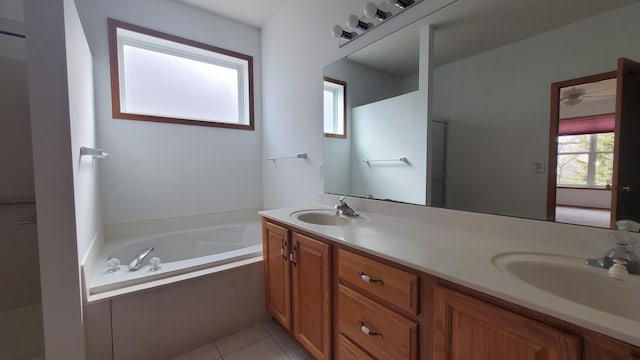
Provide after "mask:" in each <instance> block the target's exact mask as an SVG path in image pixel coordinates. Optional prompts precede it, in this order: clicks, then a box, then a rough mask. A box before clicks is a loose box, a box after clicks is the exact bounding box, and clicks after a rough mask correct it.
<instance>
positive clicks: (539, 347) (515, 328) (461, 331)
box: [433, 287, 581, 360]
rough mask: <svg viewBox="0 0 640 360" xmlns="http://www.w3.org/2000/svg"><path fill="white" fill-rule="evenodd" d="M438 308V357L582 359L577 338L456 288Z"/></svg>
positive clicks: (439, 299) (441, 294)
mask: <svg viewBox="0 0 640 360" xmlns="http://www.w3.org/2000/svg"><path fill="white" fill-rule="evenodd" d="M434 306H435V309H434V322H435V324H434V334H433V336H434V346H433V347H434V349H433V350H434V351H433V359H434V360H445V359H446V360H485V359H486V360H511V359H536V360H578V359H580V349H581V344H580V342H581V341H580V339H579V338H578V337H577V336H575V335H572V334H569V333H566V332H564V331H561V330H558V329H556V328H554V327H552V326H549V325H546V324H543V323H541V322H538V321H535V320H532V319H529V318H526V317H524V316H521V315H518V314H516V313H513V312H511V311H507V310H504V309H502V308H499V307H497V306H494V305H491V304H488V303H486V302H483V301H480V300H476V299H474V298H471V297H469V296H466V295H463V294H461V293H459V292H456V291H454V290H450V289H446V288H443V287H436V290H435V302H434Z"/></svg>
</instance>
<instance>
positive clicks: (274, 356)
mask: <svg viewBox="0 0 640 360" xmlns="http://www.w3.org/2000/svg"><path fill="white" fill-rule="evenodd" d="M257 359H260V360H305V359H308V357H307V355H306V353H305V352H304V351H302V349H301V348H300V346H299V345H298V344H297V343H296V342H295V341H294V340H293V339H292V338H291V337H290V336H289V335H288V334H286V333H285V332H284V331H283V330H282V328H281V327H280V326H278V325H277V324H276V323H274V322H273V321H271V320H270V321H267V322H264V323H262V324H258V325H255V326H252V327H250V328H246V329H243V330H240V331H238V332H235V333H233V334H231V335H229V336H226V337H223V338H221V339H218V340H215V341H214V342H212V343H209V344H207V345H204V346H202V347H199V348H197V349H195V350H192V351H189V352H187V353H184V354H182V355H180V356H178V357H176V358H174V359H173V360H257Z"/></svg>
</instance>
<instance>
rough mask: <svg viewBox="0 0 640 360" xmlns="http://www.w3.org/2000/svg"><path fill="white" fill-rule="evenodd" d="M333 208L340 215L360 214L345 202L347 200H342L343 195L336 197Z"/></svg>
mask: <svg viewBox="0 0 640 360" xmlns="http://www.w3.org/2000/svg"><path fill="white" fill-rule="evenodd" d="M335 208H336V212H337V213H338V214H340V215H342V216H348V217H356V216H359V215H360V214H358V213H357V212H356V211H355V210H353V209H352V208H351V207H350V206H349V204H347V202H346V201H345V200H344V196H342V197H341V198H340V199H338V204H337V205H336V206H335Z"/></svg>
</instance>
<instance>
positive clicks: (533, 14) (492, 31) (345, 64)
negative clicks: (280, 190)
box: [324, 0, 640, 226]
mask: <svg viewBox="0 0 640 360" xmlns="http://www.w3.org/2000/svg"><path fill="white" fill-rule="evenodd" d="M638 18H640V3H639V0H627V1H624V0H621V1H615V2H613V1H601V0H582V1H575V0H544V1H541V0H510V1H507V0H457V1H456V2H454V3H452V4H450V5H448V6H447V7H445V8H443V9H441V10H439V11H437V12H435V13H433V14H430V15H429V16H427V17H425V18H423V19H421V20H419V21H417V22H415V23H413V24H411V25H409V26H407V27H405V28H404V29H401V30H399V31H397V32H395V33H393V34H391V35H389V36H387V37H386V38H384V39H381V40H379V41H377V42H375V43H373V44H371V45H370V46H368V47H365V48H363V49H361V50H358V51H356V52H355V53H354V54H351V55H349V56H347V57H346V58H344V59H342V60H340V61H338V62H336V63H334V64H331V65H328V66H327V67H325V69H324V76H325V77H327V78H331V79H337V80H340V81H343V82H345V83H346V84H347V85H346V89H347V96H346V102H345V104H346V109H345V113H346V114H347V115H346V117H347V122H346V133H347V136H346V137H344V138H335V137H325V142H324V145H325V146H324V149H325V154H324V159H325V160H324V189H325V193H330V194H346V195H350V196H358V197H369V198H374V199H380V200H391V201H400V202H406V203H411V204H420V205H428V206H438V207H445V208H449V209H455V210H464V211H474V212H481V213H490V214H497V215H506V216H515V217H524V218H531V219H539V220H552V221H556V220H557V221H561V222H572V223H573V222H574V221H572V220H567V219H566V217H563V216H560V217H558V218H556V216H555V215H556V213H555V207H556V205H562V206H564V205H568V206H569V207H574V208H576V209H584V210H589V207H590V206H589V205H584V202H583V203H575V204H574V203H567V202H566V201H565V200H561V199H565V198H566V197H565V195H564V194H556V192H557V191H559V190H560V189H557V185H556V183H557V161H558V160H557V157H558V156H561V155H559V154H557V152H558V148H557V140H558V137H557V136H555V135H552V132H551V131H550V129H551V123H552V121H551V118H552V116H551V114H552V113H553V110H551V109H552V102H555V101H552V99H554V95H553V94H552V92H553V91H554V89H553V88H552V85H553V84H562V83H563V82H567V81H570V80H576V79H581V78H588V77H589V76H592V75H597V74H603V73H612V72H613V73H612V74H614V76H613V77H616V73H615V71H616V70H617V69H618V65H619V64H618V59H619V58H628V59H631V60H635V61H640V46H638V45H636V44H637V40H636V39H635V37H636V35H637V34H639V33H640V22H638V21H637V19H638ZM584 83H585V84H586V83H588V82H584ZM428 84H431V86H430V87H429V86H428ZM567 87H568V88H567ZM573 87H575V88H576V89H577V90H575V94H574V95H567V94H566V91H568V90H571V88H573ZM427 88H429V91H427ZM580 89H581V88H580V85H579V84H576V85H572V86H568V85H565V88H558V89H557V92H558V93H557V94H555V96H556V98H555V99H556V100H557V103H558V106H560V107H564V106H569V107H573V108H575V109H573V110H578V108H579V107H582V106H584V105H585V104H586V103H588V101H582V104H577V103H576V104H573V105H571V104H569V105H566V104H564V102H566V101H565V100H567V99H568V98H562V96H565V97H567V96H573V97H576V96H577V97H580V96H581V95H576V94H578V93H581V92H582V90H580ZM585 91H586V90H585ZM631 92H632V91H631ZM631 92H630V93H631ZM569 94H571V93H569ZM616 96H620V95H619V94H618V95H614V98H615V97H616ZM636 96H637V95H636ZM427 99H431V102H430V103H429V102H428V101H427ZM582 99H583V100H584V99H586V97H584V96H583V97H582ZM609 101H610V102H611V101H613V100H611V99H609ZM636 102H637V101H636ZM560 111H565V110H562V109H561V110H560ZM613 112H614V113H616V112H617V109H616V110H614V111H613ZM607 113H608V114H611V113H610V112H608V111H607ZM427 114H429V120H427ZM602 114H605V113H600V114H597V115H602ZM583 117H586V115H585V116H583ZM614 118H615V114H614ZM563 119H564V118H563ZM555 126H556V127H557V125H555ZM555 131H556V134H557V129H556V130H555ZM616 139H618V134H616ZM636 139H638V138H637V137H636ZM635 144H640V141H634V143H633V144H627V145H624V144H623V145H620V154H619V156H620V157H622V156H625V155H628V156H630V155H629V154H628V153H629V152H633V151H634V149H635V147H634V146H635ZM563 155H566V154H563ZM632 163H633V161H631V162H630V163H629V164H632ZM594 164H595V163H594ZM625 164H626V163H625ZM624 166H631V165H624ZM624 166H623V165H621V168H620V169H621V170H623V169H625V167H624ZM614 167H615V166H614ZM639 167H640V166H638V164H637V163H636V164H635V168H639ZM616 176H617V175H615V174H614V175H612V179H611V183H610V184H604V185H602V184H597V185H594V184H589V183H584V184H579V183H573V184H566V183H561V187H564V188H570V189H569V190H576V191H577V190H580V191H583V192H582V193H579V194H578V195H577V196H578V197H579V198H585V197H588V195H586V194H588V193H589V192H598V191H599V192H600V196H601V197H602V196H603V194H604V197H607V196H609V195H608V194H611V198H614V197H615V196H613V193H617V192H620V191H625V190H623V188H625V187H626V189H630V191H628V192H630V193H635V192H638V191H635V192H634V190H636V189H637V190H640V182H638V183H637V184H635V183H633V181H632V180H629V181H627V183H625V184H618V183H617V182H616ZM621 176H622V175H621ZM563 181H564V179H563ZM607 185H608V186H607ZM618 185H619V186H618ZM560 191H561V190H560ZM556 200H558V204H556ZM639 203H640V201H639ZM572 204H573V205H572ZM587 204H588V202H587ZM598 206H600V205H598ZM610 206H615V204H611V205H610ZM551 207H553V210H551ZM609 210H611V209H609ZM621 214H622V213H621ZM617 216H618V217H617V218H618V219H619V218H620V216H622V215H620V214H618V215H617ZM624 216H625V218H630V219H633V220H636V221H637V220H640V209H638V211H637V212H636V211H635V210H633V211H631V210H625V211H624ZM614 221H615V218H614ZM614 221H610V222H609V226H610V225H612V224H613V223H614ZM606 223H607V222H606V221H605V222H604V223H603V222H602V220H601V219H600V220H599V222H587V223H586V224H587V225H592V226H605V224H606ZM582 224H585V223H584V222H582Z"/></svg>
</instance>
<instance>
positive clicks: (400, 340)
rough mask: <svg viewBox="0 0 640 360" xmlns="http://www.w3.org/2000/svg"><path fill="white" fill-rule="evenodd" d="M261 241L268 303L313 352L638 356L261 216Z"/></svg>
mask: <svg viewBox="0 0 640 360" xmlns="http://www.w3.org/2000/svg"><path fill="white" fill-rule="evenodd" d="M332 244H333V246H332ZM263 247H264V249H263V255H264V266H265V276H266V281H265V287H266V290H265V291H266V293H265V295H266V306H267V309H268V311H269V312H270V313H271V314H272V315H273V317H274V319H276V320H277V321H278V322H279V323H281V324H282V326H284V327H285V328H286V329H287V330H288V331H289V332H290V333H291V334H292V335H293V337H294V338H295V339H296V340H297V341H298V342H299V343H300V344H301V345H302V346H303V347H304V348H305V349H306V350H307V351H308V353H309V354H311V355H312V356H313V357H314V358H315V359H319V360H321V359H331V358H332V356H335V357H337V358H338V359H341V360H342V359H344V360H354V359H358V360H360V359H362V360H375V359H377V360H395V359H401V360H406V359H430V360H485V359H490V360H512V359H518V360H519V359H535V360H640V357H638V354H640V348H638V347H636V346H632V345H630V344H627V343H624V342H622V341H619V340H615V339H612V338H610V337H607V336H604V335H602V334H598V333H596V332H594V331H591V330H588V329H585V328H582V327H580V326H577V325H574V324H570V323H568V322H566V321H562V320H559V319H556V318H554V317H552V316H549V315H546V314H541V313H539V312H536V311H533V310H529V309H526V308H523V307H521V306H517V305H514V304H511V303H509V302H507V301H504V300H500V299H496V298H494V297H491V296H489V295H487V294H484V293H481V292H478V291H475V290H471V289H469V288H466V287H464V286H460V285H457V284H455V283H452V282H449V281H445V280H443V279H439V278H437V277H435V276H431V275H428V274H425V273H422V272H420V271H417V270H413V269H411V268H408V267H406V266H402V265H398V264H395V263H393V262H390V261H387V260H384V259H380V258H378V257H375V256H372V255H369V254H367V253H366V252H363V251H359V250H354V249H352V248H351V247H349V246H346V245H345V244H342V243H338V244H336V243H332V242H331V240H326V239H322V238H319V237H317V236H313V235H310V234H307V233H306V232H305V231H302V230H297V229H296V228H295V227H289V226H286V225H282V224H278V223H276V222H272V221H269V220H263ZM334 265H335V266H334ZM332 323H333V324H335V326H333V325H332Z"/></svg>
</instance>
